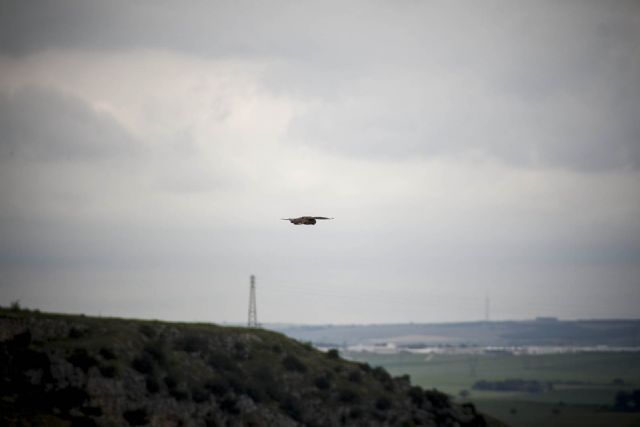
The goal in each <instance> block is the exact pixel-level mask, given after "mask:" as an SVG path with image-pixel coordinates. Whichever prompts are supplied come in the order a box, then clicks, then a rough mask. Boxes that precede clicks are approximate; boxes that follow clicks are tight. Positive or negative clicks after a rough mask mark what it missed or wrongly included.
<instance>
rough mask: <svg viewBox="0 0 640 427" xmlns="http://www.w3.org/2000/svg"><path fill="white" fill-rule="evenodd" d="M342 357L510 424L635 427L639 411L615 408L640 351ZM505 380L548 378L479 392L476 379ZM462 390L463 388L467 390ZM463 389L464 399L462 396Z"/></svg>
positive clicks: (633, 380) (634, 375)
mask: <svg viewBox="0 0 640 427" xmlns="http://www.w3.org/2000/svg"><path fill="white" fill-rule="evenodd" d="M345 357H347V358H349V359H352V360H356V361H360V362H367V363H369V364H371V365H373V366H383V367H384V368H386V369H387V370H388V371H389V372H390V373H391V374H393V375H405V374H407V375H410V377H411V380H412V383H414V384H417V385H420V386H422V387H425V388H437V389H439V390H442V391H444V392H446V393H448V394H450V395H452V396H456V399H458V400H470V401H472V402H473V403H474V404H475V405H476V406H477V407H478V408H479V409H480V410H481V411H483V412H486V413H488V414H490V415H492V416H494V417H495V418H498V419H500V420H502V421H504V422H506V423H507V424H509V425H510V426H513V427H528V426H638V427H640V413H622V412H613V411H612V410H611V408H610V407H611V406H612V405H613V403H614V399H615V395H616V393H617V392H618V391H620V390H626V391H630V390H632V389H639V388H640V353H635V352H599V353H561V354H543V355H517V356H516V355H511V354H415V353H406V352H401V353H398V354H375V353H368V352H351V353H345ZM507 379H524V380H535V381H539V382H544V383H547V382H550V383H551V384H552V389H551V390H547V391H543V392H539V393H528V392H516V391H509V392H506V391H480V390H474V389H472V386H473V384H474V383H475V382H476V381H480V380H486V381H502V380H507ZM465 391H466V392H465ZM461 392H462V394H463V395H466V396H465V397H461Z"/></svg>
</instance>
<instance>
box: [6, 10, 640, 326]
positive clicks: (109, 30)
mask: <svg viewBox="0 0 640 427" xmlns="http://www.w3.org/2000/svg"><path fill="white" fill-rule="evenodd" d="M639 185H640V3H639V2H637V1H628V2H624V1H617V2H596V1H592V2H590V1H564V2H557V1H548V2H547V1H535V2H511V1H504V2H495V1H484V2H457V1H443V2H431V1H412V0H406V1H405V0H403V1H366V2H365V1H363V2H359V1H350V2H331V1H329V2H326V1H323V2H294V1H271V2H261V1H255V2H254V1H198V0H193V1H187V2H179V1H169V0H166V1H143V0H140V1H130V0H127V1H124V0H122V1H120V0H115V1H108V2H107V1H97V0H96V1H86V0H56V1H45V0H42V1H30V2H25V1H20V0H15V1H14V0H0V304H1V305H4V306H6V305H9V304H10V303H11V302H12V301H15V300H20V302H21V304H22V305H24V306H27V307H32V308H40V309H41V310H47V311H61V312H76V313H87V314H102V315H117V316H129V317H143V318H159V319H176V320H187V321H191V320H202V321H213V322H243V321H245V320H246V317H247V308H248V307H247V305H248V299H249V294H248V286H249V276H250V275H251V274H255V275H256V277H257V286H258V317H259V320H260V321H261V322H298V323H371V322H376V323H382V322H408V321H414V322H443V321H459V320H476V319H482V318H484V316H485V298H486V297H488V298H489V300H490V316H491V318H492V319H523V318H532V317H535V316H543V315H544V316H558V317H561V318H569V319H573V318H607V317H616V318H629V317H639V316H640V312H639V310H638V307H640V186H639ZM300 215H322V216H331V217H335V220H333V221H325V222H322V223H319V224H318V225H316V226H294V225H292V224H289V223H288V222H285V221H281V220H280V219H281V218H287V217H291V216H300Z"/></svg>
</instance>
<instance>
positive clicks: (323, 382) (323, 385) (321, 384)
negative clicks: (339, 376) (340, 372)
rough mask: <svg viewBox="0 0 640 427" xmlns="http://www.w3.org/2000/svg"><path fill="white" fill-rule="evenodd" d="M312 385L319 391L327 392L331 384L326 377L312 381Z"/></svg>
mask: <svg viewBox="0 0 640 427" xmlns="http://www.w3.org/2000/svg"><path fill="white" fill-rule="evenodd" d="M313 384H314V385H315V386H316V387H317V388H319V389H320V390H327V389H328V388H330V387H331V382H329V379H328V378H327V377H318V378H316V379H315V380H314V381H313Z"/></svg>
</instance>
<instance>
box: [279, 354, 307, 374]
mask: <svg viewBox="0 0 640 427" xmlns="http://www.w3.org/2000/svg"><path fill="white" fill-rule="evenodd" d="M282 364H283V365H284V367H285V369H286V370H288V371H296V372H300V373H304V372H307V367H306V366H305V365H304V363H302V362H301V361H300V359H298V358H297V357H295V356H292V355H289V356H286V357H285V358H284V359H282Z"/></svg>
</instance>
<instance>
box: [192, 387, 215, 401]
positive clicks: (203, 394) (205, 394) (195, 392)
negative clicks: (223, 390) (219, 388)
mask: <svg viewBox="0 0 640 427" xmlns="http://www.w3.org/2000/svg"><path fill="white" fill-rule="evenodd" d="M210 396H211V394H210V393H209V391H208V390H206V389H205V388H203V387H195V388H193V389H192V390H191V400H193V401H194V402H196V403H202V402H206V401H207V400H209V397H210Z"/></svg>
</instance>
